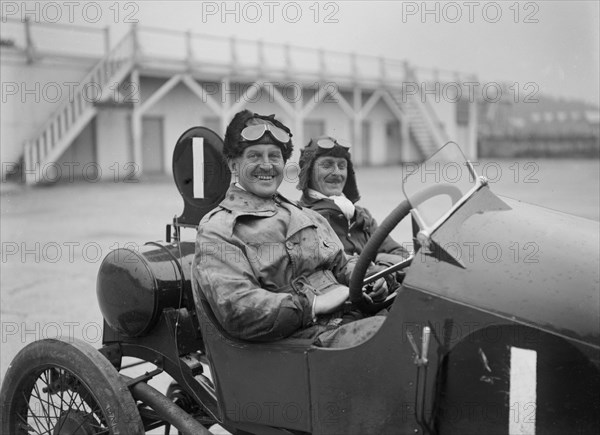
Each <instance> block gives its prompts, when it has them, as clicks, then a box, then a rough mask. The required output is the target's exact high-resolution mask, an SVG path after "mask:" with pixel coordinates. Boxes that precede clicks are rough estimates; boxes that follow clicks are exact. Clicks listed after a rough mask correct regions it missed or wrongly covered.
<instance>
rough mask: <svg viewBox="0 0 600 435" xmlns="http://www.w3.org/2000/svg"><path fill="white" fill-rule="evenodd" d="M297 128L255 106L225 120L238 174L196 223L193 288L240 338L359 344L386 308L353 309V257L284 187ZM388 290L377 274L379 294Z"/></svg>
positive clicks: (376, 294) (227, 141)
mask: <svg viewBox="0 0 600 435" xmlns="http://www.w3.org/2000/svg"><path fill="white" fill-rule="evenodd" d="M291 136H292V134H291V132H290V130H289V128H287V127H286V126H285V125H284V124H283V123H282V122H280V121H279V120H277V119H276V118H275V117H274V115H271V116H262V115H258V114H255V113H252V112H250V111H247V110H244V111H242V112H239V113H238V114H236V115H235V117H234V118H233V120H232V121H231V123H230V124H229V126H228V127H227V131H226V134H225V140H224V148H223V154H224V156H225V158H226V159H227V162H228V165H229V168H230V169H231V172H232V181H234V182H233V183H232V184H231V186H230V187H229V190H228V191H227V193H226V195H225V198H224V199H223V201H222V202H221V203H220V204H219V206H217V207H216V208H215V209H214V210H212V211H211V212H209V213H207V214H206V216H205V217H204V218H203V219H202V221H201V222H200V224H199V226H198V234H197V238H196V254H195V258H194V262H193V265H192V273H193V281H194V285H193V287H194V292H196V294H195V297H196V300H197V301H199V300H200V298H202V297H205V299H206V300H207V302H208V303H209V305H210V307H211V309H212V311H213V313H214V315H215V317H216V319H217V320H218V321H219V323H220V325H221V326H222V327H223V329H224V330H225V331H226V332H227V333H228V334H229V335H231V336H233V337H236V338H239V339H244V340H251V341H272V340H280V339H284V338H287V337H291V338H306V339H310V340H313V343H314V344H316V345H319V346H326V347H346V346H351V345H354V344H358V343H361V342H363V341H365V340H366V339H368V338H369V337H371V336H372V335H373V334H374V333H375V331H377V329H379V326H380V325H381V323H382V322H383V319H384V317H382V316H373V317H366V318H365V317H364V316H363V315H362V314H360V313H358V312H357V311H353V310H350V309H349V308H348V306H347V304H346V301H347V299H348V295H349V290H348V287H347V285H348V282H349V278H350V274H351V271H352V268H353V266H354V261H353V260H354V259H353V260H352V261H349V260H348V258H347V257H346V255H345V254H344V250H343V247H342V243H341V241H340V239H339V238H338V237H337V235H336V234H335V232H334V231H333V229H332V228H331V226H330V225H329V224H328V223H327V221H326V220H325V219H324V218H323V217H322V216H321V215H319V214H318V213H316V212H314V211H312V210H310V209H306V208H303V207H301V206H298V205H297V204H295V203H293V202H291V201H289V200H288V199H286V198H284V197H283V196H282V195H281V194H279V193H278V192H277V189H278V188H279V185H280V184H281V182H282V181H283V171H284V165H285V163H286V161H287V160H288V159H289V157H290V156H291V154H292V148H293V145H292V140H291ZM386 294H387V284H386V283H385V281H384V280H383V279H379V280H378V281H376V283H375V285H374V289H373V293H372V294H371V297H373V298H377V297H381V296H385V295H386Z"/></svg>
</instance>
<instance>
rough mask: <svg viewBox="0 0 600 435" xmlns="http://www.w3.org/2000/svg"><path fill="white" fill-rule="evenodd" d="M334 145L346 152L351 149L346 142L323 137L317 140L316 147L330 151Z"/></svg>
mask: <svg viewBox="0 0 600 435" xmlns="http://www.w3.org/2000/svg"><path fill="white" fill-rule="evenodd" d="M336 145H339V146H341V147H342V148H344V149H346V150H349V149H350V148H351V147H352V145H351V144H350V142H348V141H345V140H337V139H333V138H331V137H323V138H321V139H318V140H317V146H318V147H319V148H321V149H323V150H330V149H331V148H333V147H334V146H336Z"/></svg>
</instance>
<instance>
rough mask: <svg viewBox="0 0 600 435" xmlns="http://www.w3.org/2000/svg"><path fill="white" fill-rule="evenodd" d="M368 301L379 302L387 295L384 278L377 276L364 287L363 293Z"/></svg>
mask: <svg viewBox="0 0 600 435" xmlns="http://www.w3.org/2000/svg"><path fill="white" fill-rule="evenodd" d="M363 294H364V295H365V297H366V298H367V299H369V301H370V302H381V301H383V300H384V299H385V298H386V297H387V295H388V286H387V283H386V282H385V279H384V278H379V279H378V280H377V281H375V282H374V283H372V284H369V285H368V286H367V287H365V291H364V293H363Z"/></svg>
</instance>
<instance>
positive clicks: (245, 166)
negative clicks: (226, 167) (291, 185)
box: [230, 144, 285, 198]
mask: <svg viewBox="0 0 600 435" xmlns="http://www.w3.org/2000/svg"><path fill="white" fill-rule="evenodd" d="M284 166H285V162H284V160H283V155H282V154H281V149H280V148H279V147H278V146H277V145H273V144H258V145H252V146H249V147H248V148H246V149H245V150H244V152H243V153H242V155H241V156H239V157H236V158H235V159H233V160H232V161H231V163H230V169H231V171H232V172H233V173H236V174H237V175H238V182H239V183H240V185H241V186H242V187H243V188H244V189H246V190H247V191H248V192H251V193H253V194H255V195H256V196H260V197H261V198H270V197H271V196H273V195H274V194H275V193H276V192H277V189H278V188H279V185H280V184H281V182H282V181H283V168H284Z"/></svg>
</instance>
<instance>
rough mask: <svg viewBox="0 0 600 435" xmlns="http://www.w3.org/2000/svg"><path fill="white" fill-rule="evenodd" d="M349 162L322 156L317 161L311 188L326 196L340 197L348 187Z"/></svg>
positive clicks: (314, 166) (341, 158) (340, 158)
mask: <svg viewBox="0 0 600 435" xmlns="http://www.w3.org/2000/svg"><path fill="white" fill-rule="evenodd" d="M347 177H348V162H347V161H346V159H345V158H343V157H330V156H322V157H318V158H317V160H315V163H314V165H313V170H312V177H311V181H310V186H309V187H310V188H311V189H314V190H316V191H318V192H321V193H322V194H323V195H325V196H339V195H341V194H342V191H343V190H344V186H345V185H346V178H347Z"/></svg>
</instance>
